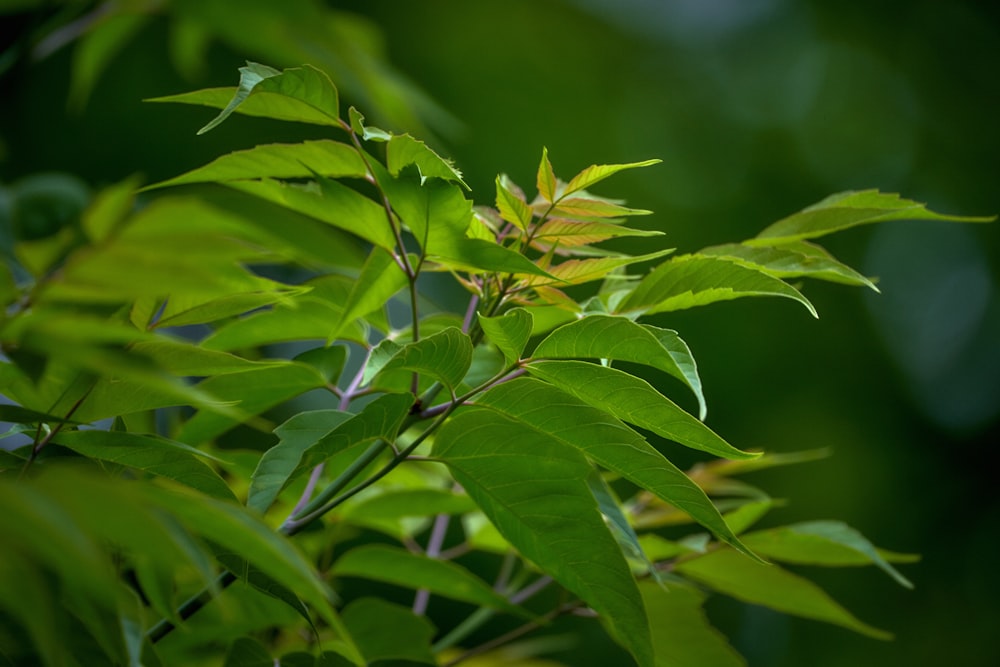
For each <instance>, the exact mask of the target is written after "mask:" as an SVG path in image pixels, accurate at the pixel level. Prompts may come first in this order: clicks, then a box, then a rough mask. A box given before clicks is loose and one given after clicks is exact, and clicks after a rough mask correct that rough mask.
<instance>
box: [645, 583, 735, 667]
mask: <svg viewBox="0 0 1000 667" xmlns="http://www.w3.org/2000/svg"><path fill="white" fill-rule="evenodd" d="M639 591H640V592H641V593H642V600H643V602H644V603H645V605H646V613H648V614H649V624H650V626H651V627H652V628H653V650H654V651H655V652H656V664H657V667H746V664H747V663H746V661H745V660H744V659H743V657H742V656H741V655H740V654H739V653H737V652H736V651H735V650H734V649H733V647H732V646H730V644H729V642H728V641H727V640H726V636H725V635H724V634H722V633H721V632H720V631H719V630H717V629H716V628H714V627H713V626H712V624H711V623H709V621H708V618H707V617H706V616H705V610H704V608H703V605H704V603H705V599H706V597H707V596H706V595H705V594H704V593H702V592H701V591H699V590H698V589H697V588H695V587H694V586H690V585H685V584H682V583H677V582H674V581H671V582H670V585H669V587H668V588H667V590H664V589H663V588H661V587H660V586H657V585H656V584H655V583H653V582H650V581H643V582H640V583H639Z"/></svg>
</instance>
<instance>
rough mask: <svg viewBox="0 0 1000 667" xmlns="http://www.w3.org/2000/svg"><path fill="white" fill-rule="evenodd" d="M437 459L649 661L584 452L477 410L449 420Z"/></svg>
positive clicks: (641, 615) (641, 619)
mask: <svg viewBox="0 0 1000 667" xmlns="http://www.w3.org/2000/svg"><path fill="white" fill-rule="evenodd" d="M434 455H435V456H436V457H439V458H441V459H443V460H444V461H445V462H446V463H447V464H448V467H449V468H450V469H451V471H452V474H453V475H454V477H455V479H456V481H458V482H459V483H460V484H461V485H462V487H463V488H464V489H465V491H466V492H467V493H468V494H469V495H470V496H471V497H472V498H473V500H475V501H476V504H477V505H479V507H480V508H481V509H482V510H483V512H484V513H485V514H486V516H487V517H489V519H490V522H491V523H493V525H495V526H496V528H497V529H498V530H499V531H500V533H501V534H502V535H503V536H504V537H505V538H506V539H507V540H509V541H510V543H511V544H512V545H514V547H516V548H517V549H518V551H520V552H521V554H522V555H523V556H524V557H525V558H528V559H530V560H531V561H533V562H534V563H535V564H537V565H538V566H539V567H540V568H541V569H542V570H544V571H545V572H546V573H548V574H550V575H551V576H552V577H553V578H554V579H556V580H557V581H558V582H559V583H560V584H562V585H563V586H565V587H566V588H567V589H569V590H570V591H572V592H573V593H575V594H576V595H578V596H580V598H581V599H583V600H584V601H585V602H586V603H587V604H588V605H590V606H591V607H592V608H593V609H594V610H595V611H597V613H598V614H600V615H601V617H602V619H603V620H604V622H605V623H606V625H607V627H608V628H609V630H610V632H611V634H612V636H613V637H614V638H615V639H616V641H618V642H619V643H621V644H622V645H623V646H625V647H626V648H627V649H628V650H629V651H631V652H632V654H633V655H634V656H635V658H636V660H637V661H638V662H639V664H640V665H650V664H652V650H651V646H650V639H649V635H648V630H646V628H648V625H647V621H646V617H645V612H644V610H643V607H642V603H641V600H640V599H639V594H638V590H637V589H636V585H635V581H634V580H633V579H632V575H631V573H630V572H629V569H628V565H627V564H626V562H625V559H624V557H623V556H622V553H621V549H619V547H618V545H617V543H616V542H615V540H614V538H613V537H612V536H611V534H610V533H609V531H608V528H607V527H606V526H605V524H604V520H603V519H602V518H601V515H600V512H598V510H597V505H596V502H595V501H594V497H593V495H591V493H590V489H589V488H588V487H587V483H586V479H587V476H588V475H589V474H590V471H591V466H590V464H589V463H588V462H587V460H586V459H585V458H584V457H583V455H582V454H581V453H580V452H579V451H577V450H576V449H574V448H572V447H568V446H566V445H564V444H562V443H561V442H559V441H558V440H556V439H554V438H552V437H551V436H549V435H547V434H545V433H542V432H540V431H538V430H536V429H533V428H531V427H528V426H527V425H524V424H522V423H519V422H517V421H514V420H513V419H510V418H508V417H506V416H504V415H502V414H501V413H499V412H495V411H494V410H490V409H486V408H484V407H475V408H466V409H462V410H460V411H459V412H456V413H455V415H454V416H453V417H452V418H451V419H450V420H449V421H448V422H446V423H445V425H444V426H443V427H442V428H441V430H440V431H439V432H438V435H437V437H436V439H435V443H434Z"/></svg>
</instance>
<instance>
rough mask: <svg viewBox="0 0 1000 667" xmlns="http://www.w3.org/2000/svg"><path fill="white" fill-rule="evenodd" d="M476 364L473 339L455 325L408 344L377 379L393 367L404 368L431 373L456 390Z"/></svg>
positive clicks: (394, 368) (383, 367)
mask: <svg viewBox="0 0 1000 667" xmlns="http://www.w3.org/2000/svg"><path fill="white" fill-rule="evenodd" d="M471 365H472V341H471V340H470V339H469V337H468V336H467V335H466V334H464V333H462V332H461V331H460V330H459V329H457V328H455V327H448V328H447V329H445V330H444V331H440V332H438V333H436V334H433V335H431V336H428V337H426V338H422V339H420V340H419V341H417V342H415V343H408V344H406V345H404V346H403V347H402V348H401V349H400V350H399V351H398V352H396V353H395V354H394V355H393V356H392V358H391V359H389V360H388V361H387V362H386V363H385V365H383V366H382V368H381V370H379V372H378V374H376V377H375V378H374V382H375V383H376V384H377V383H378V375H380V374H384V373H389V372H391V371H393V370H399V369H404V370H408V371H413V372H415V373H422V374H427V375H430V376H431V377H433V378H435V379H437V380H440V381H441V382H443V383H444V384H445V385H446V386H447V387H449V388H450V389H452V390H454V389H455V387H457V386H458V385H459V384H460V383H461V382H462V378H464V377H465V374H466V373H467V372H468V371H469V367H470V366H471Z"/></svg>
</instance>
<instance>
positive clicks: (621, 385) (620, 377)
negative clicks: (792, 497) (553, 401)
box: [528, 361, 760, 459]
mask: <svg viewBox="0 0 1000 667" xmlns="http://www.w3.org/2000/svg"><path fill="white" fill-rule="evenodd" d="M528 372H530V373H531V374H532V375H534V376H536V377H539V378H541V379H543V380H546V381H547V382H550V383H552V384H554V385H556V386H557V387H559V388H560V389H562V390H563V391H566V392H568V393H570V394H573V395H574V396H576V397H577V398H579V399H581V400H583V401H584V402H586V403H589V404H590V405H593V406H594V407H597V408H600V409H601V410H605V411H607V412H609V413H611V414H612V415H614V416H615V417H617V418H619V419H621V420H622V421H626V422H629V423H630V424H635V425H636V426H639V427H641V428H645V429H648V430H650V431H652V432H653V433H656V434H657V435H659V436H662V437H664V438H667V439H668V440H673V441H674V442H677V443H679V444H682V445H685V446H686V447H691V448H693V449H700V450H702V451H704V452H708V453H709V454H714V455H715V456H720V457H722V458H728V459H752V458H756V457H757V456H760V454H755V453H751V452H744V451H741V450H739V449H736V448H735V447H733V446H732V445H730V444H729V443H727V442H726V441H725V440H723V439H722V438H721V437H719V436H718V435H717V434H716V433H715V432H714V431H712V430H711V429H709V428H708V427H707V426H705V425H704V424H703V423H701V422H700V421H698V419H696V418H695V417H694V416H692V415H690V414H688V413H687V412H685V411H684V410H682V409H681V408H680V407H678V406H677V405H676V404H675V403H674V402H673V401H671V400H670V399H669V398H667V397H666V396H664V395H662V394H661V393H659V392H658V391H656V390H655V389H653V387H652V386H650V384H649V383H648V382H646V381H645V380H642V379H640V378H637V377H634V376H632V375H629V374H628V373H625V372H623V371H620V370H618V369H616V368H609V367H607V366H600V365H597V364H590V363H586V362H582V361H537V362H533V363H531V364H529V365H528Z"/></svg>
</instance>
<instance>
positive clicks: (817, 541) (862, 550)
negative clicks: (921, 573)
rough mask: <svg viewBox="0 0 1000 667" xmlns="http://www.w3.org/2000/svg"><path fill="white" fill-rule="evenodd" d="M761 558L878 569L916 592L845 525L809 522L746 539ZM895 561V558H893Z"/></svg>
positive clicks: (880, 554) (895, 570)
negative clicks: (871, 566) (872, 566)
mask: <svg viewBox="0 0 1000 667" xmlns="http://www.w3.org/2000/svg"><path fill="white" fill-rule="evenodd" d="M744 539H745V540H746V542H747V544H754V545H757V546H756V547H755V548H758V550H759V551H760V553H761V554H763V555H764V556H768V557H770V558H774V559H775V560H780V561H784V562H786V563H798V564H803V565H836V566H843V565H876V566H877V567H879V568H880V569H881V570H883V571H884V572H885V573H886V574H888V575H889V576H890V577H892V578H893V579H894V580H895V581H896V582H897V583H898V584H899V585H900V586H904V587H906V588H913V584H912V583H910V580H909V579H907V578H906V577H904V576H903V575H902V574H900V572H899V570H897V569H896V568H894V567H893V566H892V565H891V564H890V563H889V561H888V560H887V559H886V558H885V556H884V555H883V554H882V553H881V552H880V550H879V549H877V548H876V547H875V545H873V544H872V543H871V542H869V541H868V539H867V538H865V536H864V535H862V534H861V533H860V532H858V531H857V530H855V529H853V528H851V527H850V526H848V525H847V524H845V523H843V522H841V521H808V522H804V523H797V524H793V525H791V526H782V527H780V528H771V529H769V530H762V531H757V532H754V533H751V534H749V535H747V536H746V537H745V538H744ZM890 558H891V556H890Z"/></svg>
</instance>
